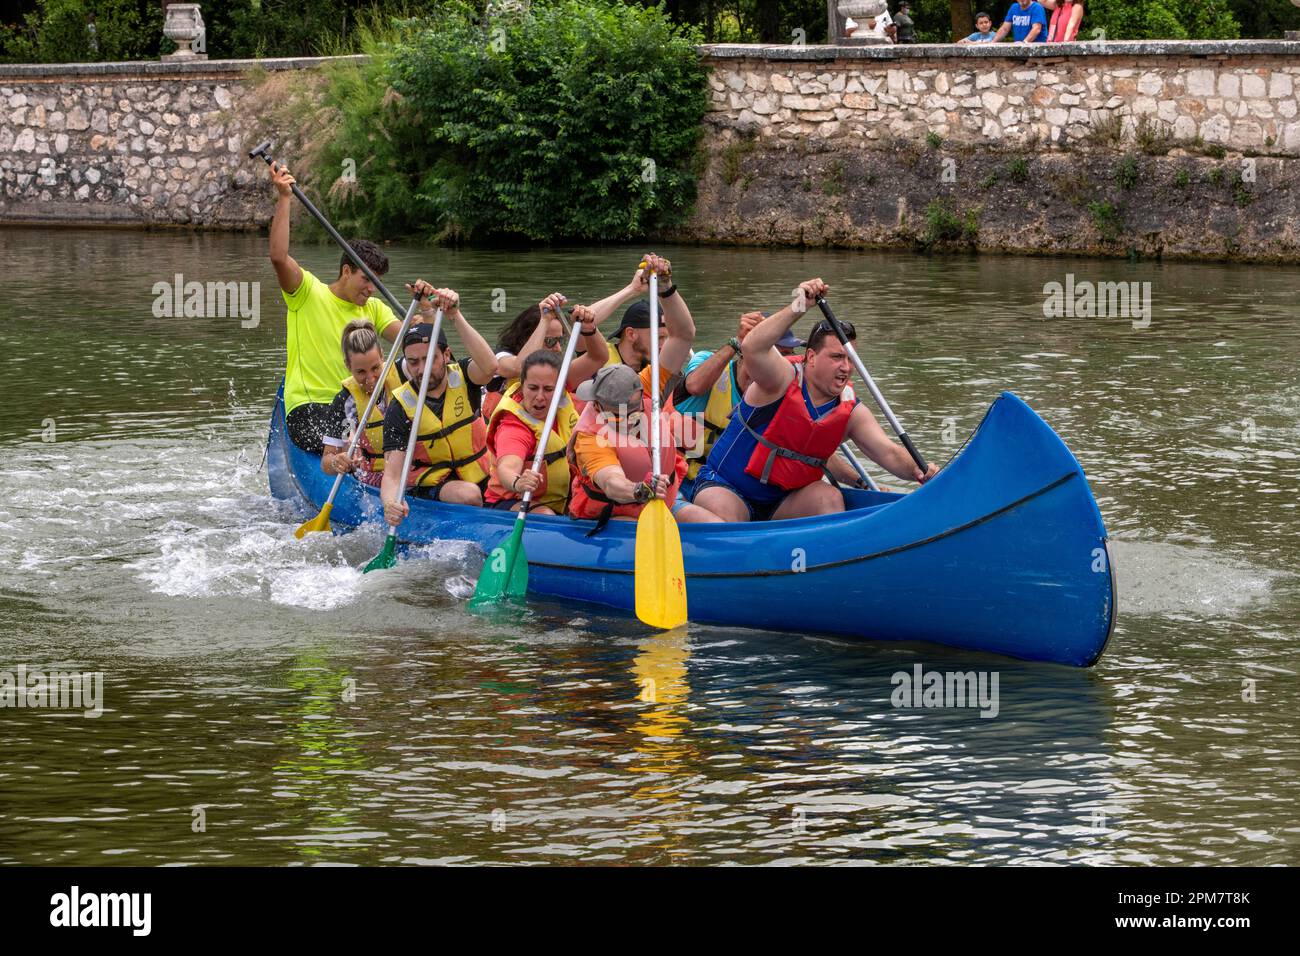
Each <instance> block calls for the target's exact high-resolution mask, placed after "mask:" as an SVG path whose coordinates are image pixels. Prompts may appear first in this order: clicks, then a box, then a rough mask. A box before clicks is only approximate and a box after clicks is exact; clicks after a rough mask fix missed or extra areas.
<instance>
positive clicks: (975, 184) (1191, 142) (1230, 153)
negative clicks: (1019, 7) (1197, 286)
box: [0, 40, 1300, 262]
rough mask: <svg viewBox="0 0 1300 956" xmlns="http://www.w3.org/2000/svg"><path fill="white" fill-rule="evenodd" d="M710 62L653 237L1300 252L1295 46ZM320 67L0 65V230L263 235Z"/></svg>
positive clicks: (1059, 249) (800, 52)
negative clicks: (698, 155)
mask: <svg viewBox="0 0 1300 956" xmlns="http://www.w3.org/2000/svg"><path fill="white" fill-rule="evenodd" d="M701 55H702V57H703V60H704V63H705V65H706V66H707V67H708V69H709V70H710V74H711V75H710V81H709V82H710V88H711V105H710V108H709V111H708V112H707V113H706V115H705V118H704V131H703V132H704V136H703V140H702V146H703V149H704V151H705V152H706V153H707V154H708V158H709V163H708V165H707V167H706V170H705V173H704V175H703V177H702V179H701V181H700V188H699V196H698V201H697V204H696V212H695V215H694V216H693V218H692V219H691V220H690V222H688V223H687V224H686V226H685V227H684V228H680V229H676V230H674V231H672V233H671V234H669V235H665V236H661V237H659V238H671V239H677V240H683V241H704V242H725V243H773V244H806V245H823V244H827V245H838V246H906V245H911V244H914V243H916V242H918V241H919V242H922V244H925V245H926V247H927V248H929V247H930V245H929V243H930V239H931V238H932V237H930V236H929V235H928V233H927V232H926V229H927V228H928V227H927V225H926V221H927V220H934V219H936V218H938V219H943V218H944V217H947V216H949V215H951V216H961V217H963V222H970V223H975V222H976V221H977V220H978V228H975V227H974V226H972V227H970V228H966V229H964V230H963V233H962V235H963V238H962V240H961V242H962V243H963V244H967V245H969V246H970V247H971V248H978V249H996V250H1001V251H1007V252H1039V253H1041V252H1051V253H1090V254H1102V255H1131V254H1139V255H1156V256H1159V255H1170V256H1178V257H1197V256H1203V257H1213V258H1225V257H1226V258H1239V259H1250V260H1268V261H1276V262H1296V261H1300V110H1298V109H1297V94H1300V42H1289V41H1262V40H1258V41H1257V40H1250V41H1226V42H1203V41H1198V42H1107V43H1100V44H1098V43H1075V44H1052V45H1047V44H1038V45H1033V46H1025V45H1013V44H999V45H997V46H996V47H994V46H991V45H982V46H966V47H960V46H955V45H940V44H934V45H909V46H763V45H744V46H737V45H713V46H707V47H704V48H702V50H701ZM326 62H329V61H326V60H323V59H296V60H260V61H207V62H199V63H189V64H183V65H177V64H164V63H156V62H151V63H115V64H75V65H63V66H0V224H2V223H5V222H11V223H17V222H40V223H67V224H77V225H84V224H87V223H102V224H116V225H136V226H156V225H175V226H185V227H190V228H194V227H203V228H206V227H211V228H258V227H261V226H264V225H265V224H266V222H267V220H268V218H269V216H270V213H271V209H272V203H271V202H269V201H268V198H269V197H268V192H267V190H266V184H265V178H264V177H265V173H264V172H262V171H260V170H259V169H258V168H257V167H255V165H254V164H253V163H251V162H250V161H249V160H248V159H247V156H246V152H247V150H248V149H249V148H250V147H251V146H252V145H254V143H253V142H252V140H253V139H254V138H255V137H257V136H258V132H259V131H260V130H261V129H262V122H261V118H260V117H259V116H257V115H256V114H257V112H258V109H259V105H258V99H259V96H266V95H270V94H269V93H268V91H271V90H272V87H271V86H264V87H263V86H260V83H261V77H262V75H264V74H265V73H270V72H276V71H289V70H312V69H315V68H317V67H319V66H320V65H322V64H323V63H326ZM259 90H260V91H261V92H260V93H259ZM1159 137H1164V138H1165V142H1164V144H1163V147H1161V144H1160V143H1152V141H1151V140H1152V139H1153V138H1159ZM1171 147H1172V148H1171ZM1011 153H1014V154H1015V158H1014V160H1013V159H1012V158H1010V157H1009V155H1008V154H1011ZM1246 157H1249V159H1248V160H1247V159H1246ZM1255 157H1258V159H1256V158H1255ZM288 158H293V157H292V156H289V157H288ZM1081 160H1082V161H1081ZM1009 163H1014V166H1009V165H1008V164H1009ZM954 176H955V177H956V178H955V179H954V178H953V177H954ZM933 231H934V230H933V229H931V230H930V232H933ZM941 231H942V230H941Z"/></svg>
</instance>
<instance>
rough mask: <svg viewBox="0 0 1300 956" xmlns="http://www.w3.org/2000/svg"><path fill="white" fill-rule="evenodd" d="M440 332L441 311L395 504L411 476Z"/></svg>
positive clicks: (413, 419) (437, 319) (425, 361)
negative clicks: (421, 417)
mask: <svg viewBox="0 0 1300 956" xmlns="http://www.w3.org/2000/svg"><path fill="white" fill-rule="evenodd" d="M441 331H442V309H439V310H438V312H437V314H436V315H434V317H433V335H432V336H431V337H430V338H429V351H428V352H427V353H426V354H425V356H424V374H423V375H421V376H420V398H419V400H418V401H417V402H416V403H415V414H414V415H412V416H411V437H410V438H408V439H407V440H406V461H404V462H403V463H402V480H401V481H400V482H398V484H397V503H398V504H399V505H400V504H401V503H402V499H403V498H405V497H406V479H407V476H408V475H410V474H411V462H412V461H413V460H414V459H415V443H416V441H417V440H418V439H419V437H420V413H421V412H422V411H424V398H425V396H426V395H428V394H429V371H430V370H431V369H432V368H433V351H434V349H436V348H437V347H438V333H439V332H441Z"/></svg>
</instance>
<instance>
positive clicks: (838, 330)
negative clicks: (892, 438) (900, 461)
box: [817, 295, 930, 474]
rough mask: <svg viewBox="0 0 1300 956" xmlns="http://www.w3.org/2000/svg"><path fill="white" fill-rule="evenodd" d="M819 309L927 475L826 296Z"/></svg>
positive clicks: (927, 467) (819, 299)
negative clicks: (850, 342)
mask: <svg viewBox="0 0 1300 956" xmlns="http://www.w3.org/2000/svg"><path fill="white" fill-rule="evenodd" d="M817 307H818V308H819V309H821V310H822V315H824V316H826V321H827V322H828V323H829V324H830V327H831V331H833V332H834V333H835V337H836V338H837V339H839V340H840V344H841V345H843V346H844V347H845V348H846V349H848V352H849V355H850V357H851V358H852V359H853V364H854V365H855V366H857V369H858V374H859V375H861V376H862V380H863V381H864V382H866V383H867V388H868V389H870V390H871V394H872V395H873V396H874V397H875V399H876V404H877V405H879V406H880V410H881V411H882V412H884V413H885V418H887V419H889V424H890V425H891V426H892V427H893V429H894V433H895V434H896V435H898V440H899V441H900V442H902V443H903V447H904V448H906V449H907V453H908V454H909V455H911V456H912V461H914V462H916V467H918V468H920V469H921V474H925V473H926V472H927V471H929V470H930V465H929V464H928V463H927V462H926V460H925V456H924V455H922V454H921V453H920V452H919V451H917V450H916V446H915V445H913V444H912V439H911V438H910V437H909V436H908V434H907V430H906V429H904V428H903V426H902V424H901V423H900V422H899V421H898V419H897V418H896V417H894V410H893V409H892V408H890V407H889V402H887V401H885V396H884V395H882V394H881V393H880V389H879V388H877V387H876V382H875V379H873V378H872V377H871V373H870V372H868V371H867V367H866V366H865V365H863V364H862V358H861V356H859V355H858V353H857V350H856V349H854V347H853V346H852V345H851V344H849V337H848V335H847V334H845V332H844V326H842V325H841V324H840V320H839V319H837V318H835V313H834V312H832V311H831V307H830V305H828V304H827V302H826V298H825V297H824V296H820V295H819V296H818V297H817Z"/></svg>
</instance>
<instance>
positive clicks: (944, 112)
mask: <svg viewBox="0 0 1300 956" xmlns="http://www.w3.org/2000/svg"><path fill="white" fill-rule="evenodd" d="M706 49H707V61H708V63H709V66H710V67H711V72H712V76H711V78H710V87H711V89H712V108H711V111H710V113H709V117H708V121H709V123H710V124H711V125H713V126H714V127H715V128H720V129H734V130H737V131H740V132H742V133H745V134H753V135H757V136H758V137H759V138H760V139H761V140H768V141H776V142H779V141H794V140H805V139H811V138H816V139H822V140H828V141H846V142H849V143H853V142H859V143H865V142H870V141H873V140H881V139H890V138H894V139H898V138H902V139H918V140H920V139H924V138H925V136H926V134H927V133H930V132H934V133H936V134H938V135H940V136H942V137H944V138H946V139H951V140H953V141H954V142H960V143H969V144H976V145H998V144H1003V143H1007V144H1010V145H1026V144H1044V145H1056V146H1061V147H1069V146H1072V145H1077V144H1081V143H1084V142H1087V141H1088V140H1090V139H1091V138H1093V136H1094V131H1095V130H1096V129H1097V128H1098V126H1099V125H1102V124H1104V123H1105V122H1107V121H1108V120H1111V118H1112V117H1113V121H1114V122H1116V123H1120V124H1122V125H1123V128H1124V130H1125V131H1126V133H1128V134H1129V135H1130V136H1131V135H1132V134H1133V133H1134V131H1135V128H1136V127H1137V126H1138V124H1139V123H1144V125H1145V127H1146V128H1147V129H1148V130H1151V131H1156V132H1157V133H1163V134H1165V135H1169V136H1172V137H1173V138H1174V139H1175V140H1181V141H1195V140H1196V138H1197V137H1199V138H1200V141H1201V142H1203V143H1218V144H1222V145H1224V146H1226V147H1229V148H1233V149H1252V150H1260V151H1269V152H1277V153H1285V154H1288V155H1300V116H1298V115H1297V112H1298V111H1297V103H1296V98H1297V90H1298V87H1300V43H1296V42H1285V41H1263V40H1258V41H1254V40H1248V41H1231V42H1204V41H1202V42H1108V43H1100V44H1099V43H1062V44H1036V45H1032V46H1020V45H1016V46H1013V45H1011V44H999V45H997V46H996V47H993V46H992V45H985V46H971V47H958V46H954V45H947V44H918V45H912V46H888V47H879V46H876V47H780V46H713V47H709V48H706ZM1144 118H1145V121H1144Z"/></svg>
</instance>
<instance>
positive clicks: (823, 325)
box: [808, 319, 858, 341]
mask: <svg viewBox="0 0 1300 956" xmlns="http://www.w3.org/2000/svg"><path fill="white" fill-rule="evenodd" d="M840 328H842V329H843V330H844V337H845V338H846V339H848V340H849V341H853V340H854V339H856V338H857V337H858V330H857V329H855V328H854V327H853V323H852V322H845V321H844V320H843V319H840ZM823 333H824V334H827V335H835V326H833V325H831V323H830V321H829V320H827V319H822V320H821V321H820V322H818V323H817V326H816V328H814V329H813V330H812V335H810V336H808V337H809V338H812V337H813V336H815V335H821V334H823ZM835 337H836V338H837V339H838V338H839V336H838V335H835Z"/></svg>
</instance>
